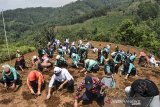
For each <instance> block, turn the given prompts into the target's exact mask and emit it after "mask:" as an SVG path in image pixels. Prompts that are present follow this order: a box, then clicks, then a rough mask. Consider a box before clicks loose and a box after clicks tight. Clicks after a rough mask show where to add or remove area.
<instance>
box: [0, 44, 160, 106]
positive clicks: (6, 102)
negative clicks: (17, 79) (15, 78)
mask: <svg viewBox="0 0 160 107" xmlns="http://www.w3.org/2000/svg"><path fill="white" fill-rule="evenodd" d="M92 43H93V45H94V46H95V47H98V46H99V44H101V47H103V46H106V45H107V44H108V43H105V42H92ZM114 48H115V44H112V46H111V52H113V50H114ZM119 48H120V49H123V50H125V51H127V50H128V49H129V50H130V51H131V52H136V53H137V55H138V54H139V50H138V49H136V48H134V47H129V46H123V45H119ZM36 54H37V52H32V53H28V54H26V55H25V59H27V60H28V59H31V57H32V56H33V55H36ZM88 55H89V58H93V59H96V58H97V54H94V53H93V52H92V51H91V50H90V51H89V54H88ZM55 56H56V53H55V54H54V58H53V59H52V62H53V61H54V59H55ZM65 59H66V60H67V63H68V64H69V66H68V70H69V72H70V73H71V74H72V75H73V77H74V79H75V89H76V87H77V86H78V84H79V83H80V82H81V81H82V79H83V78H84V74H83V73H79V71H80V70H81V69H82V66H79V67H80V68H78V69H74V68H72V67H71V66H70V65H71V59H70V58H69V57H68V56H67V55H66V56H65ZM5 63H9V62H5ZM14 63H15V59H14V60H12V61H11V64H12V65H14ZM135 65H136V68H137V70H138V77H132V76H131V77H129V79H128V80H124V76H122V77H120V75H119V73H118V74H116V75H115V80H116V88H115V89H107V93H106V94H107V97H108V98H109V99H108V100H107V99H106V104H105V106H106V107H124V105H123V104H122V103H120V104H119V103H118V104H108V103H107V101H109V100H110V99H111V100H114V99H119V100H121V99H124V98H125V93H124V88H125V87H126V86H129V85H131V83H132V82H133V81H134V80H136V79H138V78H148V79H150V80H152V81H154V82H155V83H156V85H157V86H158V88H159V90H160V78H159V77H160V69H159V68H157V69H152V68H149V67H148V68H140V67H139V66H138V65H137V60H136V61H135ZM0 70H2V68H0ZM30 70H31V69H30V68H29V69H28V70H27V69H26V70H25V71H24V72H22V71H19V73H20V74H21V79H22V83H23V85H22V86H21V87H20V88H19V90H18V91H17V92H11V91H9V90H8V91H6V90H5V89H4V88H3V86H2V85H0V107H6V106H8V107H73V103H74V95H75V93H67V92H66V90H65V89H64V90H63V91H62V92H57V93H54V94H53V95H52V97H51V99H49V100H45V98H46V94H47V90H48V83H47V84H46V88H45V89H44V90H43V91H42V94H41V96H33V95H31V94H30V92H29V89H28V87H27V84H26V78H27V74H28V72H29V71H30ZM43 74H44V76H45V80H46V81H47V82H48V81H49V80H50V77H51V75H52V70H51V71H50V72H45V73H43ZM93 75H95V76H98V77H99V78H102V77H103V76H104V73H103V67H102V66H101V68H100V71H99V72H98V73H97V74H93ZM79 106H80V107H98V105H97V103H96V102H93V103H92V104H90V105H82V103H81V102H80V103H79Z"/></svg>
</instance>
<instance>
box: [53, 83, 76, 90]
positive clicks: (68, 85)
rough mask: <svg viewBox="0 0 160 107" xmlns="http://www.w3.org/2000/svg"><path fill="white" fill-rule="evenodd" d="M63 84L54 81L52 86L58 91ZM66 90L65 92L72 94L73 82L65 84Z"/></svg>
mask: <svg viewBox="0 0 160 107" xmlns="http://www.w3.org/2000/svg"><path fill="white" fill-rule="evenodd" d="M62 83H63V82H59V81H57V80H55V82H54V84H53V86H54V87H55V88H56V90H57V89H58V87H59V86H60V85H61V84H62ZM64 87H66V88H67V90H68V91H69V92H73V91H74V81H73V80H70V81H68V82H67V84H66V85H65V86H64Z"/></svg>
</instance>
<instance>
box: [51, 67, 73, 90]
mask: <svg viewBox="0 0 160 107" xmlns="http://www.w3.org/2000/svg"><path fill="white" fill-rule="evenodd" d="M55 80H57V81H59V82H63V81H65V80H68V81H70V80H73V77H72V75H71V74H70V73H69V72H68V70H67V69H65V68H62V71H61V74H60V75H59V76H56V75H55V74H53V76H52V78H51V80H50V82H49V87H50V88H51V87H52V86H53V84H54V81H55Z"/></svg>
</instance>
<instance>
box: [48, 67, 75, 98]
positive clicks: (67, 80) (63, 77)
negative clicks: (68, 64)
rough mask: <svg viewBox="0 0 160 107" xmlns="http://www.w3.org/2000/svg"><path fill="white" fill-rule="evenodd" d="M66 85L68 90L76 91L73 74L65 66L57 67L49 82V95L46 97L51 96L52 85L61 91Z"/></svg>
mask: <svg viewBox="0 0 160 107" xmlns="http://www.w3.org/2000/svg"><path fill="white" fill-rule="evenodd" d="M65 86H66V87H67V91H68V92H73V91H74V79H73V77H72V75H71V74H70V73H69V72H68V70H67V69H65V68H59V67H55V68H54V74H53V76H52V78H51V80H50V82H49V88H48V95H47V98H46V99H49V98H50V97H51V89H52V87H54V88H55V90H58V91H59V90H61V89H62V88H63V87H65Z"/></svg>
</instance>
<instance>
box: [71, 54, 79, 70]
mask: <svg viewBox="0 0 160 107" xmlns="http://www.w3.org/2000/svg"><path fill="white" fill-rule="evenodd" d="M71 58H72V66H73V67H76V68H78V63H79V61H80V57H79V55H78V54H75V53H73V54H72V56H71Z"/></svg>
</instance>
